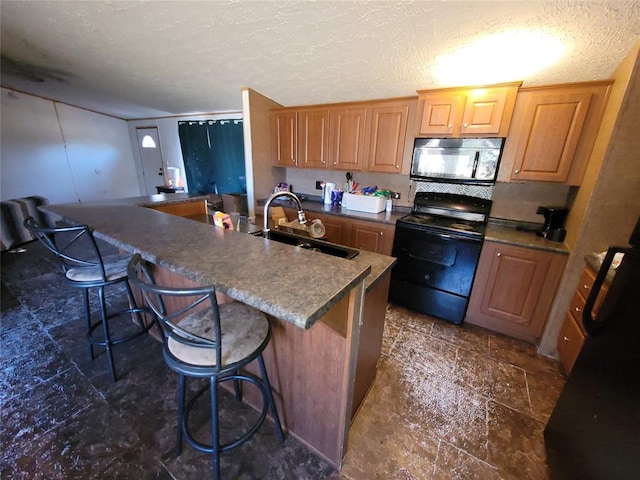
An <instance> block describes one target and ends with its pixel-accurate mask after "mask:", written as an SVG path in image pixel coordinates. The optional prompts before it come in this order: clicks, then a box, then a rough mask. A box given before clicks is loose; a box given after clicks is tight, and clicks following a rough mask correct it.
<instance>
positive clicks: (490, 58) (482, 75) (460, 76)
mask: <svg viewBox="0 0 640 480" xmlns="http://www.w3.org/2000/svg"><path fill="white" fill-rule="evenodd" d="M566 50H567V47H566V46H565V45H564V44H563V43H562V41H560V39H558V38H557V37H554V36H553V35H550V34H548V33H545V32H541V31H526V30H518V31H508V32H502V33H496V34H493V35H489V36H485V37H482V38H480V39H478V40H476V41H474V42H473V43H470V44H468V45H466V46H464V47H462V48H460V49H459V50H456V51H454V52H452V53H449V54H445V55H440V56H439V57H437V58H436V66H435V70H434V76H435V78H436V80H437V82H438V83H439V84H441V85H442V86H457V85H473V84H476V85H480V84H492V83H502V82H509V81H514V80H525V79H526V78H527V77H528V76H529V75H531V74H532V73H533V72H536V71H538V70H542V69H543V68H546V67H548V66H550V65H553V64H554V63H555V62H557V61H558V60H560V58H562V57H563V56H564V55H565V53H566Z"/></svg>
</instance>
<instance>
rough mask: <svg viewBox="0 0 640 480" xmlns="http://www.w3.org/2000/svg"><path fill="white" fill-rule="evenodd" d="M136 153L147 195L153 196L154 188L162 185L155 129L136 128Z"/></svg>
mask: <svg viewBox="0 0 640 480" xmlns="http://www.w3.org/2000/svg"><path fill="white" fill-rule="evenodd" d="M136 135H137V137H138V151H139V152H140V160H141V161H142V175H143V177H144V186H145V189H146V192H147V195H155V194H156V193H158V192H157V190H156V187H157V186H162V185H164V171H163V168H162V152H161V151H160V141H159V139H158V129H157V128H156V127H148V128H136Z"/></svg>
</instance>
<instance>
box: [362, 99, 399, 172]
mask: <svg viewBox="0 0 640 480" xmlns="http://www.w3.org/2000/svg"><path fill="white" fill-rule="evenodd" d="M408 120H409V102H401V103H397V104H393V105H379V106H372V107H371V108H370V109H369V121H368V127H369V128H368V134H367V138H368V139H369V144H368V149H367V171H369V172H381V173H400V172H401V171H402V157H403V156H404V144H405V139H406V134H407V122H408Z"/></svg>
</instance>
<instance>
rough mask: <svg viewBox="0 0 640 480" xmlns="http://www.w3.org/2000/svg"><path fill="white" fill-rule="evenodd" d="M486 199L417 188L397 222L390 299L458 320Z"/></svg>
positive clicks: (485, 217) (475, 256)
mask: <svg viewBox="0 0 640 480" xmlns="http://www.w3.org/2000/svg"><path fill="white" fill-rule="evenodd" d="M491 204H492V202H491V200H487V199H482V198H478V197H472V196H468V195H458V194H450V193H434V192H418V193H416V197H415V200H414V205H413V208H412V212H411V213H410V214H409V215H406V216H405V217H402V218H401V219H399V220H398V221H397V222H396V233H395V237H394V245H393V256H395V257H396V258H397V259H398V262H397V264H396V265H395V267H394V268H393V270H392V272H391V287H390V290H389V300H390V301H392V302H393V303H396V304H399V305H402V306H405V307H407V308H409V309H412V310H415V311H419V312H422V313H426V314H428V315H432V316H434V317H438V318H441V319H444V320H448V321H450V322H453V323H456V324H461V323H462V322H463V320H464V316H465V314H466V311H467V305H468V303H469V295H470V293H471V286H472V284H473V279H474V277H475V272H476V267H477V265H478V259H479V257H480V250H481V248H482V241H483V239H484V231H485V227H486V223H487V221H488V219H489V212H490V210H491Z"/></svg>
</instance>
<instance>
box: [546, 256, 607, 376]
mask: <svg viewBox="0 0 640 480" xmlns="http://www.w3.org/2000/svg"><path fill="white" fill-rule="evenodd" d="M595 279H596V272H594V271H593V270H592V269H591V268H589V267H586V268H585V269H584V271H583V272H582V275H581V276H580V280H579V281H578V287H577V288H576V291H575V293H574V294H573V298H572V299H571V304H570V306H569V311H568V312H567V314H566V316H565V320H564V324H563V325H562V329H561V330H560V334H559V335H558V343H557V347H558V355H559V356H560V361H561V362H562V366H563V367H564V371H565V373H567V374H569V373H570V372H571V369H572V368H573V364H574V363H575V361H576V358H578V354H579V353H580V350H582V345H583V344H584V341H585V338H586V336H587V332H586V330H585V328H584V325H583V323H582V315H583V312H584V307H585V304H586V302H587V300H586V299H587V298H588V297H589V294H590V293H591V289H592V287H593V282H594V281H595ZM606 295H607V286H606V285H602V288H601V289H600V292H599V293H598V298H596V301H595V303H594V305H593V310H592V315H593V317H594V318H595V316H596V315H597V313H598V310H599V308H600V305H602V301H603V300H604V297H605V296H606Z"/></svg>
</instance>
